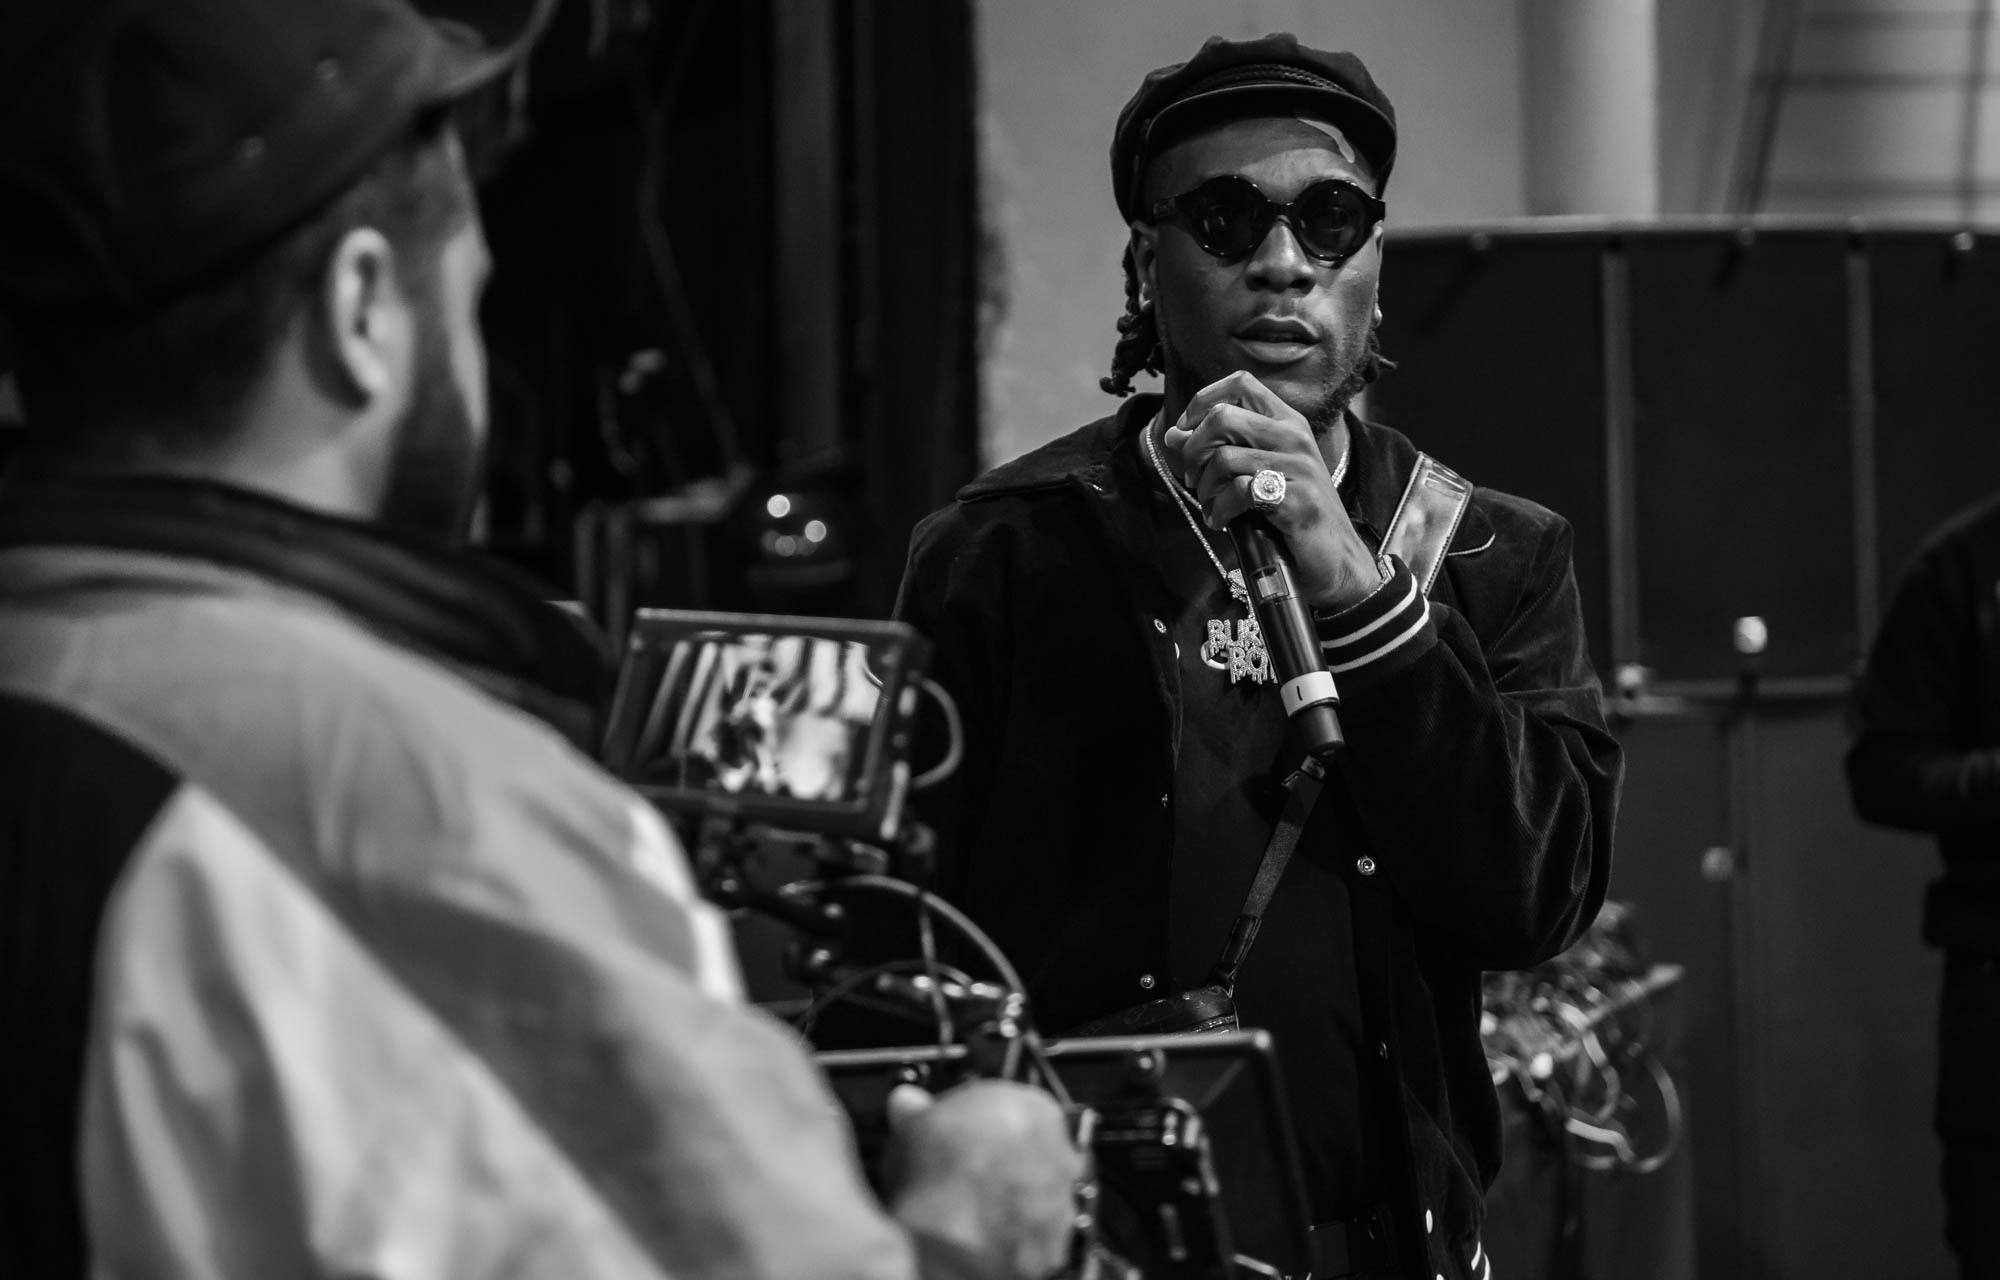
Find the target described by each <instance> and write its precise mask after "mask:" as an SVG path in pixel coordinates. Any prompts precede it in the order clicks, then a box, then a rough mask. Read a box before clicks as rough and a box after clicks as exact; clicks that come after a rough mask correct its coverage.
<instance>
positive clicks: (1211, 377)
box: [1160, 323, 1389, 436]
mask: <svg viewBox="0 0 2000 1280" xmlns="http://www.w3.org/2000/svg"><path fill="white" fill-rule="evenodd" d="M1160 350H1161V353H1162V355H1163V357H1164V363H1165V365H1166V375H1167V377H1168V378H1169V379H1170V380H1171V381H1172V382H1173V385H1174V386H1176V387H1179V388H1180V389H1181V394H1183V395H1188V396H1191V395H1193V394H1194V393H1195V392H1197V391H1199V390H1201V389H1202V388H1203V387H1205V386H1208V385H1209V384H1210V383H1212V382H1215V381H1217V380H1218V379H1221V378H1224V377H1227V376H1228V375H1229V374H1231V373H1234V372H1235V370H1234V369H1220V370H1201V369H1196V368H1195V367H1194V365H1193V362H1192V361H1189V360H1187V359H1186V358H1185V357H1183V356H1182V355H1181V354H1180V353H1179V352H1178V351H1176V350H1175V348H1174V344H1173V340H1172V338H1171V337H1170V336H1169V335H1168V333H1167V329H1166V325H1165V324H1164V323H1162V324H1161V325H1160ZM1387 367H1389V366H1388V362H1386V361H1385V360H1383V358H1382V344H1381V341H1380V339H1379V338H1377V336H1376V332H1375V329H1374V327H1373V326H1372V325H1371V326H1370V327H1369V329H1368V331H1367V334H1366V336H1365V337H1364V338H1363V339H1362V341H1361V342H1360V343H1359V344H1358V345H1357V346H1355V347H1354V349H1352V350H1342V351H1337V352H1335V353H1334V356H1333V360H1332V363H1331V367H1330V368H1329V369H1328V370H1327V372H1326V376H1325V377H1324V378H1323V379H1321V381H1320V385H1319V387H1318V388H1317V389H1316V391H1317V394H1315V395H1313V396H1311V397H1310V399H1309V400H1308V402H1307V403H1304V404H1295V403H1292V399H1287V401H1286V403H1288V404H1291V405H1292V408H1293V409H1296V410H1297V411H1298V413H1299V416H1301V417H1303V418H1304V419H1305V420H1306V425H1307V426H1309V427H1311V428H1312V432H1313V434H1314V435H1315V436H1323V435H1325V434H1326V433H1327V432H1329V431H1331V430H1333V427H1334V424H1335V423H1337V422H1339V421H1340V419H1341V416H1342V415H1343V414H1345V413H1346V412H1347V406H1348V405H1349V404H1351V403H1353V401H1354V397H1356V396H1358V395H1360V394H1361V393H1362V391H1363V390H1365V389H1366V388H1367V386H1368V384H1369V383H1371V382H1373V381H1375V378H1376V375H1377V374H1379V373H1380V372H1381V371H1382V370H1383V369H1384V368H1387ZM1295 398H1297V397H1294V399H1295Z"/></svg>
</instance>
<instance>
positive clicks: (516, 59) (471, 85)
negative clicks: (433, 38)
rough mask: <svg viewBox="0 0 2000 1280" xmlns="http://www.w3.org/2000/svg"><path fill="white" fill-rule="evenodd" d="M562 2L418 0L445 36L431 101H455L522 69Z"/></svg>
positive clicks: (420, 7) (423, 10)
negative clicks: (522, 63) (517, 69)
mask: <svg viewBox="0 0 2000 1280" xmlns="http://www.w3.org/2000/svg"><path fill="white" fill-rule="evenodd" d="M557 2H558V0H507V2H506V3H492V2H491V0H419V3H418V4H417V6H416V7H417V9H418V11H419V12H421V13H422V14H423V15H424V16H425V17H426V18H428V19H430V21H431V25H432V26H433V27H435V28H436V29H437V31H438V33H439V35H440V36H441V37H442V44H443V46H444V49H443V55H442V56H443V58H444V59H445V65H444V66H442V67H440V68H439V73H438V77H437V79H436V81H435V88H434V89H433V90H432V100H433V101H434V102H437V103H440V104H442V103H450V102H456V101H458V100H459V99H460V98H464V97H468V96H470V95H472V94H475V93H477V92H479V91H480V90H481V89H483V88H485V87H486V86H487V85H489V84H492V83H493V82H494V81H495V80H497V79H499V78H500V77H501V76H503V75H505V74H506V73H507V72H509V71H511V70H512V69H513V68H515V67H517V66H519V65H520V64H521V61H522V60H523V59H524V58H526V57H527V56H528V53H529V51H530V50H531V49H533V48H534V44H535V41H536V40H538V39H540V38H541V35H542V32H543V31H545V30H547V29H548V25H549V22H550V20H551V19H552V18H553V17H554V16H555V9H556V4H557Z"/></svg>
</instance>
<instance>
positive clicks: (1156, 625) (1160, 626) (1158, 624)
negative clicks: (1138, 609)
mask: <svg viewBox="0 0 2000 1280" xmlns="http://www.w3.org/2000/svg"><path fill="white" fill-rule="evenodd" d="M1153 630H1155V631H1157V632H1159V633H1160V634H1161V635H1165V634H1167V624H1166V623H1164V622H1162V621H1160V620H1159V619H1158V618H1155V619H1153Z"/></svg>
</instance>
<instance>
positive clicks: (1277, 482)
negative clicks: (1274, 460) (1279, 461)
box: [1250, 467, 1285, 511]
mask: <svg viewBox="0 0 2000 1280" xmlns="http://www.w3.org/2000/svg"><path fill="white" fill-rule="evenodd" d="M1284 500H1285V473H1284V472H1282V471H1273V470H1271V469H1270V468H1269V467H1266V468H1264V469H1263V470H1262V471H1259V472H1258V473H1257V474H1256V475H1254V476H1251V477H1250V505H1251V506H1253V507H1255V508H1257V510H1259V511H1276V510H1277V509H1278V507H1279V505H1280V504H1281V503H1283V502H1284Z"/></svg>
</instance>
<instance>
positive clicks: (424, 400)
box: [381, 299, 483, 542]
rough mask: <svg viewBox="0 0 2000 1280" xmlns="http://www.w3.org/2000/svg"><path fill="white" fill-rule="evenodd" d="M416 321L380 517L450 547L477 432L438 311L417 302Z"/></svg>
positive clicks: (462, 513) (474, 467)
mask: <svg viewBox="0 0 2000 1280" xmlns="http://www.w3.org/2000/svg"><path fill="white" fill-rule="evenodd" d="M416 317H417V318H416V335H415V336H416V351H415V366H416V367H415V369H414V371H413V373H412V386H411V391H410V402H409V405H408V406H407V407H406V408H405V409H404V411H403V416H402V418H401V419H400V420H399V421H398V422H397V423H396V429H395V433H394V435H393V437H392V439H391V442H390V447H389V480H388V486H387V488H386V490H385V492H384V493H383V497H382V515H381V519H382V521H383V523H385V524H393V525H397V526H400V527H402V528H405V529H412V530H416V531H418V532H420V533H424V534H428V535H430V536H432V537H438V538H445V539H448V540H451V541H454V542H457V541H462V540H463V539H464V537H465V534H466V530H467V528H468V526H469V525H470V523H471V519H472V508H473V499H474V497H475V496H476V494H477V489H478V479H479V474H480V469H481V463H482V461H483V458H482V454H481V450H480V447H479V433H478V431H477V429H476V428H475V427H474V425H473V422H472V411H471V409H470V407H469V406H468V405H467V404H466V403H465V394H464V392H462V391H461V390H460V389H459V385H458V379H457V377H456V376H454V374H453V372H452V365H451V349H450V342H449V340H448V339H447V338H446V336H445V331H444V316H443V309H442V308H441V307H440V306H437V305H434V304H433V302H432V300H430V299H423V300H422V301H421V302H420V303H419V305H418V306H417V308H416Z"/></svg>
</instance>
